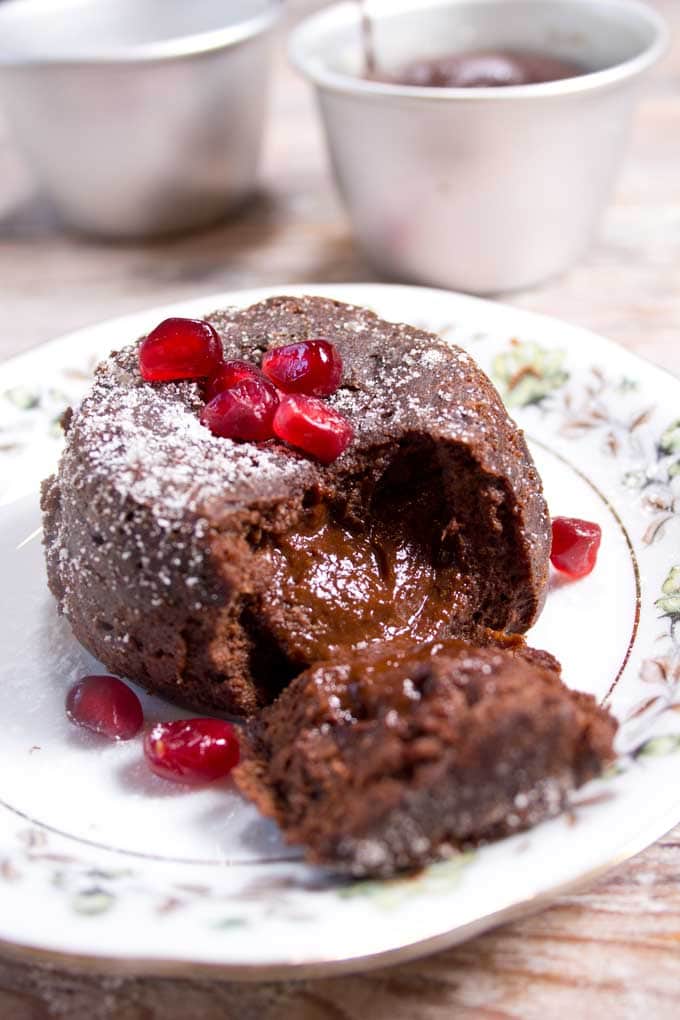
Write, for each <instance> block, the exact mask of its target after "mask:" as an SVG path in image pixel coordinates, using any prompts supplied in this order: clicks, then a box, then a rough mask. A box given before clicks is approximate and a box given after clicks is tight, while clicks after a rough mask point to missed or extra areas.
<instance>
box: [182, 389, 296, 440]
mask: <svg viewBox="0 0 680 1020" xmlns="http://www.w3.org/2000/svg"><path fill="white" fill-rule="evenodd" d="M278 404H279V397H278V394H277V392H276V390H275V389H274V387H273V386H272V385H271V383H268V382H267V380H266V379H264V378H262V379H255V378H252V379H241V382H239V383H236V385H235V386H232V387H231V389H230V390H224V391H223V392H222V393H218V394H217V396H216V397H213V399H212V400H211V401H210V403H209V404H206V405H205V407H204V408H203V410H202V411H201V422H202V423H203V424H204V425H205V426H206V427H207V428H209V429H210V431H211V432H212V434H213V435H214V436H221V437H222V438H223V439H240V440H242V441H244V442H251V443H262V442H264V441H265V439H272V438H273V436H274V429H273V421H274V413H275V411H276V408H277V407H278Z"/></svg>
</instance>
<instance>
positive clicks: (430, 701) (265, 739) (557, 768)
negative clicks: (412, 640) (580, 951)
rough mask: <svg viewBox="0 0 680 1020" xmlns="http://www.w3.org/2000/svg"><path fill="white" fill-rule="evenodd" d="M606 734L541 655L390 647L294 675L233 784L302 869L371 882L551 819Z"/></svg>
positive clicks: (586, 775)
mask: <svg viewBox="0 0 680 1020" xmlns="http://www.w3.org/2000/svg"><path fill="white" fill-rule="evenodd" d="M615 730H616V723H615V721H614V719H613V718H612V717H611V716H610V715H609V713H608V712H607V711H606V710H605V709H602V708H599V707H598V705H597V703H596V701H595V699H594V698H592V697H591V696H590V695H588V694H581V693H578V692H576V691H571V690H569V689H568V688H567V687H565V686H564V684H563V683H562V682H561V680H560V674H559V665H558V664H557V663H556V661H555V660H554V659H553V658H552V656H551V655H549V654H548V653H546V652H538V651H534V650H532V649H529V648H526V647H522V645H518V647H516V648H514V649H513V648H512V647H510V648H508V647H505V648H503V647H493V646H492V645H490V646H488V647H485V648H484V647H479V646H472V645H470V644H468V643H467V642H464V641H459V640H455V639H446V640H443V641H435V642H429V643H425V644H422V645H420V646H414V645H412V644H408V643H401V642H398V641H397V642H393V643H392V644H391V646H387V645H382V646H381V645H378V644H376V645H374V646H373V647H369V648H368V649H365V650H363V651H358V652H355V653H349V654H347V655H344V656H339V657H338V658H337V659H336V660H334V661H333V662H332V663H317V664H316V665H315V666H313V667H312V668H311V669H309V670H307V671H305V672H304V673H302V674H300V675H299V676H298V677H296V678H295V680H293V682H292V683H291V684H290V685H289V686H288V687H287V688H286V690H285V691H284V692H283V693H282V694H281V695H280V696H279V698H278V699H277V701H276V702H275V703H274V704H273V705H271V706H269V707H268V708H266V709H264V710H263V711H262V713H261V714H260V716H259V717H258V719H257V720H255V721H254V722H253V723H252V724H251V726H250V729H249V735H248V737H247V738H246V739H245V740H243V741H242V744H241V754H242V759H241V765H239V767H238V769H237V770H236V773H235V777H236V782H237V784H238V786H239V787H240V789H241V791H242V792H243V793H244V794H245V795H246V796H248V797H250V798H251V799H252V800H254V802H255V803H256V804H257V806H258V807H259V809H260V810H261V811H262V812H263V813H264V814H266V815H268V816H270V817H271V818H274V819H275V820H276V821H277V822H278V823H279V825H280V827H281V829H282V830H283V833H284V836H285V838H286V840H287V842H289V843H294V844H297V843H300V844H303V845H304V847H305V850H306V855H307V859H308V860H310V861H311V862H313V863H317V864H326V865H331V866H332V867H333V868H334V869H335V870H339V871H346V872H349V873H351V874H354V875H357V876H362V875H377V876H383V877H385V876H389V875H391V874H393V873H394V872H396V871H399V870H403V869H406V868H414V867H418V866H421V865H424V864H426V863H429V862H430V861H432V860H435V859H437V858H441V857H445V856H447V855H449V854H451V853H452V852H455V850H456V849H457V848H460V847H464V846H466V845H468V844H474V843H479V842H481V841H486V840H489V839H495V838H498V837H501V836H505V835H509V834H511V833H514V832H518V831H520V830H521V829H524V828H527V827H528V826H531V825H534V824H536V823H537V822H539V821H541V820H542V819H544V818H547V817H550V816H552V815H555V814H557V813H559V812H560V811H561V810H562V809H563V808H564V806H565V802H566V798H567V795H568V794H569V792H570V791H571V790H573V789H575V788H576V787H579V786H581V785H582V784H583V783H585V782H586V781H587V780H589V779H592V778H593V777H595V776H597V775H599V774H600V773H601V771H602V768H603V766H604V765H605V764H606V763H607V762H608V761H610V760H611V759H612V757H613V751H612V740H613V736H614V732H615Z"/></svg>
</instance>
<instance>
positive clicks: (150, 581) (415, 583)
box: [42, 297, 550, 715]
mask: <svg viewBox="0 0 680 1020" xmlns="http://www.w3.org/2000/svg"><path fill="white" fill-rule="evenodd" d="M208 318H209V321H210V322H211V323H212V324H213V325H214V326H215V328H216V329H217V331H218V332H219V334H220V336H221V338H222V342H223V345H224V351H225V356H226V357H227V358H229V359H232V358H239V359H246V360H249V361H252V362H254V363H256V364H259V362H260V360H261V357H262V355H263V353H264V352H265V351H266V350H268V349H270V348H273V347H278V346H281V345H282V344H285V343H288V342H291V341H295V340H301V339H307V338H311V337H319V336H323V337H326V338H328V339H330V340H332V341H333V343H334V344H336V346H337V347H338V349H339V351H340V353H341V354H342V357H343V360H344V373H343V378H342V383H341V386H340V389H339V390H338V391H337V393H335V394H334V395H333V396H332V397H331V398H330V401H329V402H330V404H331V405H332V406H334V407H335V408H337V409H338V410H339V411H341V412H342V413H343V414H344V415H345V416H347V417H348V418H349V419H350V421H351V423H352V425H353V427H354V429H355V439H354V441H353V442H352V444H351V445H350V447H349V448H348V449H347V450H346V452H345V453H344V454H343V455H342V456H341V457H340V458H339V459H338V460H337V461H336V462H335V463H333V464H331V465H330V466H323V465H322V464H320V463H318V462H316V461H315V460H314V459H312V458H309V457H306V456H304V455H302V454H298V453H296V452H295V451H293V450H292V449H291V448H290V447H287V446H285V445H284V444H282V443H278V442H270V443H267V444H264V445H255V444H252V443H235V442H232V441H231V440H228V439H221V438H217V437H215V436H213V435H211V433H210V432H209V431H208V430H207V429H206V428H204V427H203V426H202V425H201V424H200V423H199V420H198V413H199V411H200V408H201V406H202V404H203V391H202V385H201V384H200V383H196V382H179V383H147V382H144V381H143V380H142V378H141V376H140V372H139V367H138V344H137V343H135V344H131V345H130V346H128V347H125V348H124V349H123V350H121V351H119V352H118V353H114V354H112V355H111V356H110V357H109V358H108V359H107V360H106V361H105V362H104V363H103V364H102V365H101V366H100V367H99V369H98V371H97V374H96V379H95V382H94V385H93V387H92V390H91V391H90V393H89V394H88V396H87V397H86V398H85V400H84V401H83V402H82V404H81V405H80V407H78V408H77V409H75V410H74V411H73V413H72V414H71V415H69V416H68V418H67V434H66V447H65V450H64V453H63V455H62V458H61V462H60V464H59V469H58V471H57V474H56V475H54V476H53V477H52V478H49V479H48V480H47V481H46V482H45V483H44V486H43V498H42V506H43V510H44V543H45V551H46V559H47V573H48V579H49V584H50V588H51V590H52V592H53V593H54V595H55V596H56V598H57V600H58V604H59V607H60V609H61V611H62V612H63V613H64V614H65V615H66V617H67V618H68V621H69V623H70V625H71V627H72V629H73V632H74V634H75V635H76V637H77V638H78V640H79V641H80V642H81V643H82V644H83V645H84V646H85V647H86V648H87V649H88V650H89V651H90V652H92V654H93V655H95V656H96V657H97V658H98V659H100V660H101V662H103V663H104V665H105V666H106V667H107V668H108V669H109V670H111V671H112V672H114V673H118V674H120V675H122V676H128V677H130V678H131V679H133V680H135V681H137V682H139V683H140V684H142V685H144V686H145V687H146V688H148V689H149V690H151V691H154V692H157V693H159V694H161V695H163V696H165V697H167V698H169V699H171V700H173V701H177V702H180V703H183V704H186V705H190V706H194V707H197V708H202V709H213V710H221V711H226V712H231V713H236V714H241V715H251V714H253V713H255V712H257V711H258V709H259V708H260V707H261V706H263V705H266V704H268V703H269V702H271V701H272V700H273V698H274V697H275V696H276V694H277V693H278V692H279V691H280V690H281V689H282V688H283V687H284V686H285V685H286V684H287V683H288V682H289V681H290V679H291V678H292V677H293V676H295V675H296V674H298V673H299V672H300V671H301V670H302V669H304V668H306V667H307V666H309V665H310V664H311V663H312V662H314V661H316V660H318V659H320V658H325V657H327V656H329V655H333V654H335V651H336V650H338V649H340V648H341V647H343V646H344V645H347V644H349V645H354V644H358V643H361V642H371V641H374V640H386V639H390V638H393V637H399V636H401V635H409V636H413V637H414V639H415V640H418V641H422V640H426V639H428V638H432V637H435V636H438V635H449V634H464V633H468V632H470V631H474V630H475V629H476V628H477V627H479V626H482V627H492V628H495V629H498V630H504V631H508V632H522V631H524V630H526V628H528V627H529V626H530V624H531V623H532V622H533V620H534V619H535V618H536V616H537V614H538V612H539V611H540V608H541V606H542V603H543V600H544V597H545V591H546V580H547V573H548V556H549V547H550V523H549V519H548V514H547V510H546V506H545V502H544V499H543V496H542V492H541V482H540V479H539V477H538V474H537V472H536V469H535V467H534V464H533V462H532V460H531V457H530V455H529V453H528V451H527V447H526V444H525V442H524V438H523V436H522V433H521V431H520V430H519V429H518V428H517V427H516V426H515V424H514V423H513V422H512V421H511V420H510V418H509V417H508V415H507V413H506V411H505V409H504V407H503V405H502V403H501V400H500V398H499V396H498V394H497V393H496V391H495V389H494V387H493V386H492V384H491V383H490V381H489V380H488V379H487V377H486V376H485V375H484V374H483V373H482V372H481V371H480V369H479V368H478V367H477V365H476V364H475V362H474V361H473V359H472V358H471V357H470V356H469V355H468V354H466V353H465V352H463V351H462V350H460V349H459V348H457V347H453V346H451V345H448V344H446V343H444V342H443V341H442V340H440V339H438V338H437V337H436V336H433V335H432V334H429V333H426V332H423V331H422V330H419V329H416V328H414V327H412V326H408V325H400V324H394V323H388V322H384V321H382V320H381V319H379V318H377V317H376V316H375V315H374V314H373V313H372V312H370V311H368V310H366V309H363V308H358V307H354V306H351V305H346V304H342V303H341V302H338V301H332V300H326V299H323V298H318V297H304V298H297V297H277V298H272V299H270V300H267V301H263V302H260V303H259V304H256V305H254V306H252V307H251V308H246V309H237V308H231V309H227V310H226V311H222V312H217V313H215V314H214V315H211V316H209V317H208Z"/></svg>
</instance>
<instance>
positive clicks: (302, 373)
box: [262, 340, 342, 397]
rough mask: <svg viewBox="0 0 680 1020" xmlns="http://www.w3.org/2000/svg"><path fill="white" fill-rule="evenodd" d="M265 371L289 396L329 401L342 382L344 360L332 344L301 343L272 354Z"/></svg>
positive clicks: (306, 341) (270, 352)
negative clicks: (291, 394) (295, 394)
mask: <svg viewBox="0 0 680 1020" xmlns="http://www.w3.org/2000/svg"><path fill="white" fill-rule="evenodd" d="M262 371H263V372H264V374H265V375H266V376H268V378H269V379H271V381H272V382H273V383H274V384H275V385H276V386H278V387H279V389H280V390H283V391H284V392H285V393H306V394H308V395H309V396H312V397H329V396H330V395H331V393H335V391H336V390H337V388H338V386H339V385H340V379H341V378H342V358H341V357H340V352H339V351H338V349H337V347H336V346H335V344H332V343H331V342H330V341H329V340H301V341H300V343H297V344H287V345H286V346H285V347H277V348H275V349H274V350H273V351H268V353H267V354H265V356H264V358H263V359H262Z"/></svg>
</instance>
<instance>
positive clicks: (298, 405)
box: [274, 394, 354, 464]
mask: <svg viewBox="0 0 680 1020" xmlns="http://www.w3.org/2000/svg"><path fill="white" fill-rule="evenodd" d="M274 433H275V435H276V436H277V437H278V438H279V439H283V440H284V441H285V442H286V443H290V445H291V446H297V447H298V449H300V450H304V451H305V453H311V455H312V456H313V457H316V459H317V460H320V461H321V462H322V463H323V464H330V463H331V462H332V461H334V460H336V459H337V458H338V457H339V456H340V454H341V453H342V452H343V451H344V450H345V449H346V448H347V446H348V445H349V443H350V442H351V441H352V438H353V436H354V429H353V428H352V426H351V425H350V423H349V422H348V421H347V419H346V418H343V416H342V415H341V414H339V413H338V411H335V410H333V408H332V407H329V405H328V404H325V403H324V402H323V401H322V400H317V399H316V398H315V397H303V396H301V395H298V394H294V395H293V394H291V395H290V396H285V397H282V398H281V403H280V404H279V406H278V409H277V411H276V414H275V415H274Z"/></svg>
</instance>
